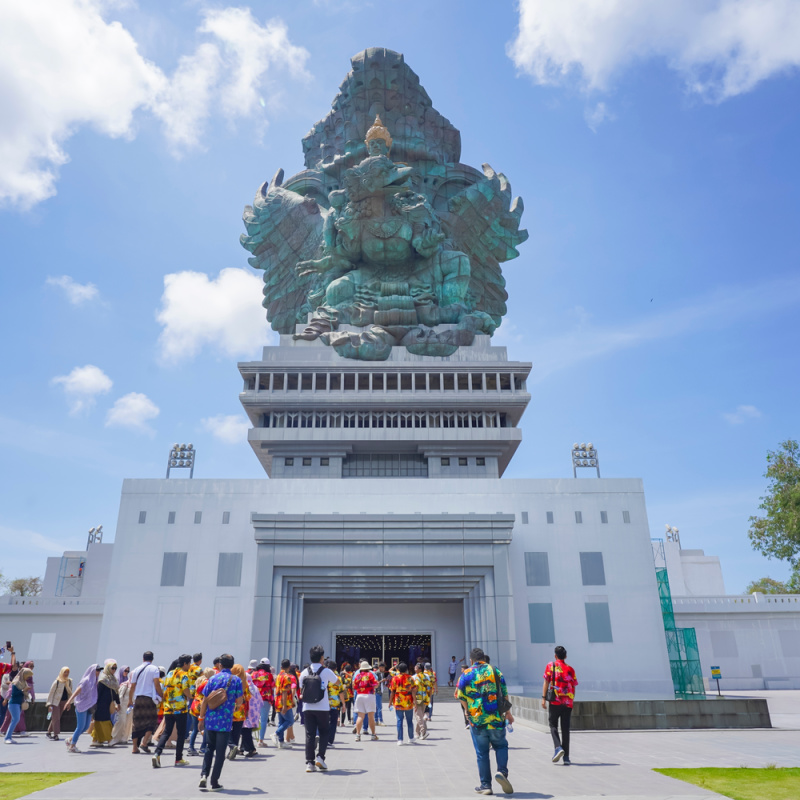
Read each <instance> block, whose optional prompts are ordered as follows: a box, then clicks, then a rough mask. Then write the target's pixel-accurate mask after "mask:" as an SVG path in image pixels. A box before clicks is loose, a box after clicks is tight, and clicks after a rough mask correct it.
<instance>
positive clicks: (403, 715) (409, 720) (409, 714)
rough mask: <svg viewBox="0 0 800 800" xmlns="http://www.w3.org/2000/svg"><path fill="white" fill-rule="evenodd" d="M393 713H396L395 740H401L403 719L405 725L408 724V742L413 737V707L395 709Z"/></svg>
mask: <svg viewBox="0 0 800 800" xmlns="http://www.w3.org/2000/svg"><path fill="white" fill-rule="evenodd" d="M395 713H396V714H397V741H398V742H402V741H403V720H404V719H405V721H406V725H407V726H408V741H409V742H410V741H411V740H412V739H413V738H414V711H413V709H411V708H409V709H406V710H405V711H401V710H400V709H397V708H396V709H395Z"/></svg>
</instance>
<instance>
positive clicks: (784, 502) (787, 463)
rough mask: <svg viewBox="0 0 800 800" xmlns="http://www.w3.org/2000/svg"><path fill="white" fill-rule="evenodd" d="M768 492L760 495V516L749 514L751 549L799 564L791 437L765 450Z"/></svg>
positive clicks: (796, 467)
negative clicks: (774, 447) (776, 447)
mask: <svg viewBox="0 0 800 800" xmlns="http://www.w3.org/2000/svg"><path fill="white" fill-rule="evenodd" d="M764 477H765V478H766V479H767V481H768V485H767V494H766V495H765V496H764V497H762V498H761V504H760V505H759V508H760V509H761V510H762V511H763V512H764V515H763V516H761V517H750V530H749V532H748V536H749V537H750V543H751V544H752V546H753V548H754V549H756V550H758V552H759V553H761V554H762V555H765V556H767V558H777V559H780V560H781V561H788V562H789V563H790V564H791V565H792V567H793V568H794V571H795V576H794V577H793V580H795V582H797V581H796V577H797V570H798V567H800V445H799V444H798V443H797V442H796V441H795V440H794V439H787V440H786V441H785V442H781V444H780V446H779V448H778V449H777V450H770V451H768V452H767V471H766V472H765V473H764Z"/></svg>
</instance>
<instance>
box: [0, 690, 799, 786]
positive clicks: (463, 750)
mask: <svg viewBox="0 0 800 800" xmlns="http://www.w3.org/2000/svg"><path fill="white" fill-rule="evenodd" d="M270 730H274V729H272V728H271V729H270ZM378 730H379V734H380V741H377V742H373V741H367V740H364V741H361V742H356V741H355V740H354V737H353V735H352V734H351V733H350V732H349V731H350V728H340V729H339V733H338V734H337V738H338V740H339V741H338V742H337V746H336V747H335V748H334V749H333V750H331V751H330V752H329V754H328V757H327V762H328V766H329V770H328V772H327V773H320V772H317V773H313V774H307V773H306V772H305V771H304V769H305V763H304V762H305V759H304V753H303V749H302V747H300V746H297V747H294V748H292V749H287V750H276V749H275V748H274V747H269V748H267V749H260V750H259V756H258V758H255V759H246V760H245V759H242V758H241V757H240V758H237V759H236V761H234V762H226V764H225V768H224V770H223V772H222V779H221V780H222V784H223V786H224V787H225V790H224V792H221V793H220V794H224V795H231V796H242V797H244V796H254V797H257V796H259V795H263V796H269V797H271V798H276V799H280V800H289V799H290V798H303V799H304V800H307V799H308V798H317V797H319V798H322V797H324V798H326V800H340V798H341V799H342V800H343V799H344V798H348V800H349V798H352V797H354V796H355V797H359V798H379V800H401V799H406V798H411V797H413V798H415V799H416V798H429V797H436V798H448V799H450V798H466V797H475V795H474V794H473V791H472V790H473V787H474V786H476V785H477V783H478V778H477V767H476V764H475V755H474V751H473V748H472V743H471V737H470V734H469V732H468V731H467V730H465V729H464V727H463V718H462V716H461V713H460V711H459V709H458V707H457V706H452V705H450V706H446V707H442V708H441V709H440V710H439V709H437V713H436V715H435V716H434V719H433V722H432V724H431V729H430V738H429V739H427V740H426V741H424V742H420V743H419V744H417V745H410V746H408V745H407V746H404V747H398V746H397V744H396V734H395V729H394V727H389V726H386V727H383V728H379V729H378ZM295 731H296V733H297V736H298V738H301V737H302V733H303V731H302V729H301V728H300V726H299V725H298V726H295ZM509 742H510V754H509V769H510V778H511V781H512V783H513V785H514V788H515V793H514V797H515V798H524V800H539V799H541V800H550V799H551V798H552V800H590V799H591V798H599V797H603V798H604V799H605V800H613V798H617V799H618V800H672V799H674V800H710V799H711V798H719V797H720V795H717V794H714V793H711V792H704V791H703V790H701V789H699V788H698V787H696V786H691V785H690V784H686V783H683V782H681V781H676V780H673V779H671V778H667V777H665V776H663V775H660V774H658V773H655V772H653V771H652V769H653V768H654V767H701V766H733V767H738V766H741V765H745V764H746V765H747V766H751V767H756V766H765V765H766V764H769V763H775V764H777V765H779V766H797V765H798V762H799V761H800V757H798V753H800V732H798V731H785V730H758V731H742V730H724V731H619V732H606V731H602V732H597V731H587V732H581V733H575V734H573V738H572V748H571V749H572V759H573V762H574V763H573V766H571V767H565V766H563V765H561V764H553V763H551V761H550V757H551V755H552V743H551V740H550V736H549V734H547V733H544V732H542V731H540V730H537V729H536V728H534V727H533V726H527V725H523V724H519V723H518V724H516V725H515V726H514V732H513V733H511V734H509ZM88 745H89V738H88V737H87V736H85V735H84V736H83V737H81V740H80V742H79V747H81V748H82V749H84V752H82V753H80V754H74V755H72V754H69V753H67V751H66V748H65V746H64V744H63V742H51V741H49V740H48V739H46V738H45V737H44V735H43V734H39V735H32V736H30V737H27V738H23V739H20V740H18V741H15V743H14V744H13V745H0V780H1V779H2V773H3V772H20V771H31V772H38V771H52V772H70V771H76V772H78V771H80V772H92V773H93V774H91V775H89V776H87V777H85V778H79V779H77V780H74V781H70V782H69V783H65V784H62V785H61V786H55V787H51V788H50V789H45V790H44V791H41V792H36V793H35V794H32V795H29V798H31V800H33V799H34V798H35V800H83V798H86V797H93V798H103V800H106V798H107V799H108V800H117V799H118V800H143V799H144V798H148V800H154V799H156V798H163V799H164V800H167V798H169V799H170V800H172V799H173V798H190V797H193V798H198V797H203V796H206V795H208V794H210V793H207V792H202V791H200V790H199V789H198V788H197V782H198V780H199V777H200V761H199V759H197V758H192V759H190V761H191V764H190V766H188V767H174V766H171V765H170V762H171V761H173V760H174V756H173V752H174V751H171V750H168V751H166V752H165V754H164V755H163V756H162V759H161V760H162V764H163V765H164V766H163V767H162V768H161V769H160V770H156V769H153V767H152V765H151V762H150V758H149V757H148V756H146V755H138V756H134V755H132V754H131V753H130V748H122V747H118V748H114V749H110V750H106V749H97V750H95V749H90V748H89V747H88ZM493 763H494V762H493ZM495 788H496V790H497V793H498V794H501V792H500V787H499V786H496V787H495Z"/></svg>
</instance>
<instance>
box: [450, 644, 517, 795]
mask: <svg viewBox="0 0 800 800" xmlns="http://www.w3.org/2000/svg"><path fill="white" fill-rule="evenodd" d="M469 658H470V662H471V663H472V666H471V668H470V669H468V670H467V671H466V672H464V674H463V675H462V676H461V677H460V678H459V681H458V695H457V697H458V699H459V700H460V701H461V705H462V706H463V707H464V709H465V710H466V712H467V715H468V717H469V721H470V726H471V727H470V731H471V733H472V744H473V746H474V747H475V755H476V756H477V759H478V776H479V777H480V785H479V786H476V787H475V791H476V792H477V793H478V794H492V770H491V762H490V760H489V750H490V749H492V750H494V754H495V758H496V759H497V771H496V772H495V773H494V779H495V780H496V781H497V782H498V783H499V784H500V786H501V788H502V789H503V791H504V792H505V793H506V794H512V793H513V791H514V789H513V787H512V786H511V783H510V782H509V780H508V741H507V740H506V722H513V721H514V717H513V716H512V714H511V710H510V705H509V706H508V708H507V710H506V704H507V703H508V689H507V688H506V679H505V678H504V677H503V673H502V672H500V670H499V669H497V668H496V667H492V666H490V665H489V664H488V661H487V658H486V654H485V653H484V652H483V650H481V648H480V647H475V648H473V650H472V651H471V652H470V654H469Z"/></svg>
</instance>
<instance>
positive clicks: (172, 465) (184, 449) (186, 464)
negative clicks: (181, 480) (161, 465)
mask: <svg viewBox="0 0 800 800" xmlns="http://www.w3.org/2000/svg"><path fill="white" fill-rule="evenodd" d="M196 452H197V451H196V450H195V449H194V445H193V444H173V445H172V449H171V450H170V451H169V458H168V459H167V477H168V478H169V473H170V471H171V470H173V469H188V470H189V477H190V478H193V477H194V456H195V453H196Z"/></svg>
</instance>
